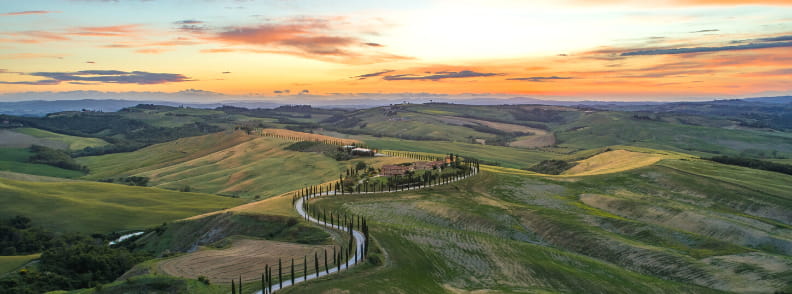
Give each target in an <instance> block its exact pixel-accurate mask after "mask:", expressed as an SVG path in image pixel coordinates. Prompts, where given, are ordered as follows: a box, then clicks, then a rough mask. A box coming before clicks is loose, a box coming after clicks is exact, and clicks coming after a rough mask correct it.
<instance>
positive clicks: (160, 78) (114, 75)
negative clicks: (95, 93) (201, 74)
mask: <svg viewBox="0 0 792 294" xmlns="http://www.w3.org/2000/svg"><path fill="white" fill-rule="evenodd" d="M24 75H27V76H34V77H45V78H48V79H47V80H39V81H32V82H31V81H21V82H4V81H0V84H18V85H57V84H60V83H61V82H70V83H74V82H76V83H78V84H79V83H85V82H94V83H112V84H138V85H151V84H164V83H176V82H188V81H192V80H191V79H190V78H188V77H186V76H184V75H181V74H171V73H151V72H145V71H132V72H127V71H119V70H83V71H76V72H33V73H25V74H24Z"/></svg>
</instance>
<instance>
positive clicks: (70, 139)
mask: <svg viewBox="0 0 792 294" xmlns="http://www.w3.org/2000/svg"><path fill="white" fill-rule="evenodd" d="M14 131H15V132H17V133H21V134H26V135H30V136H33V137H35V138H38V139H42V140H47V141H55V142H61V143H63V144H64V146H66V148H64V149H69V150H80V149H84V148H86V147H99V146H104V145H107V144H108V143H107V142H106V141H105V140H102V139H98V138H86V137H77V136H69V135H64V134H58V133H53V132H50V131H45V130H42V129H36V128H18V129H14Z"/></svg>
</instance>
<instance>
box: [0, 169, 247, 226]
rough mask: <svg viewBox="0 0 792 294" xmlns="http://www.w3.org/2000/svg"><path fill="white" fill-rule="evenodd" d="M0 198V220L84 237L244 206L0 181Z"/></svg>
mask: <svg viewBox="0 0 792 294" xmlns="http://www.w3.org/2000/svg"><path fill="white" fill-rule="evenodd" d="M0 194H2V195H3V197H0V215H24V216H27V217H29V218H31V219H32V220H33V221H34V222H35V223H36V224H40V225H42V226H43V227H45V228H48V229H52V230H54V231H59V232H83V233H97V232H98V233H107V232H111V231H119V230H132V229H143V228H148V227H152V226H156V225H159V224H161V223H162V222H167V221H173V220H176V219H180V218H184V217H188V216H192V215H196V214H200V213H203V212H208V211H213V210H218V209H223V208H228V207H232V206H236V205H239V204H241V203H243V202H244V201H241V200H239V199H233V198H228V197H220V196H214V195H207V194H200V193H183V192H174V191H168V190H162V189H157V188H145V187H130V186H124V185H116V184H106V183H93V182H59V183H58V182H52V183H37V182H25V181H14V180H8V179H0Z"/></svg>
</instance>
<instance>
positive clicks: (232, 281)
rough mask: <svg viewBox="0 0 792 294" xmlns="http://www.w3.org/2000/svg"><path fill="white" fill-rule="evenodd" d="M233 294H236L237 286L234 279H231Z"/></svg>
mask: <svg viewBox="0 0 792 294" xmlns="http://www.w3.org/2000/svg"><path fill="white" fill-rule="evenodd" d="M231 294H236V284H234V279H231ZM240 294H242V293H240Z"/></svg>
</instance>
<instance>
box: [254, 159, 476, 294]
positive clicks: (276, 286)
mask: <svg viewBox="0 0 792 294" xmlns="http://www.w3.org/2000/svg"><path fill="white" fill-rule="evenodd" d="M476 174H478V169H474V170H473V173H472V174H471V175H469V176H466V177H463V178H459V179H456V180H452V181H449V182H448V183H453V182H456V181H460V180H464V179H466V178H468V177H471V176H474V175H476ZM448 183H446V184H448ZM439 185H443V184H433V185H428V186H424V187H411V188H407V189H406V190H418V189H421V188H429V187H433V186H439ZM402 191H403V190H400V191H382V192H361V193H353V194H375V193H388V192H402ZM335 194H336V193H335V191H329V192H326V193H324V194H313V195H311V196H310V198H313V197H323V196H332V195H335ZM347 195H352V194H347ZM304 201H305V198H303V197H300V198H298V199H297V201H295V202H294V209H296V210H297V213H298V214H299V215H300V216H302V217H303V218H305V219H307V220H308V221H310V222H312V223H315V224H319V225H321V226H325V227H328V228H333V229H337V230H341V231H346V230H348V228H346V227H342V226H340V225H331V224H329V223H326V222H324V221H321V220H318V219H315V218H313V217H312V216H310V215H308V213H307V212H305V210H304V209H303V202H304ZM352 235H353V236H354V239H355V244H356V245H355V246H357V250H356V252H355V255H353V256H352V257H350V258H349V260H348V261H347V262H346V263H344V264H341V270H345V269H347V267H352V266H355V258H356V257H357V261H358V262H362V261H363V246H364V245H363V244H365V242H366V237H365V236H364V235H363V233H361V232H360V231H358V230H355V229H352ZM347 264H348V265H349V266H347ZM335 272H338V267H337V266H336V267H333V268H331V269H329V270H328V271H320V272H319V273H318V275H317V274H316V273H313V274H310V275H308V277H305V276H302V277H294V284H299V283H302V282H305V281H307V280H313V279H316V278H319V277H322V276H326V275H329V274H333V273H335ZM281 284H282V286H281ZM291 285H293V284H292V281H291V279H285V280H284V281H283V283H273V284H272V292H275V291H278V290H280V289H283V288H286V287H289V286H291ZM255 294H264V289H262V290H259V291H256V292H255Z"/></svg>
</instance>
